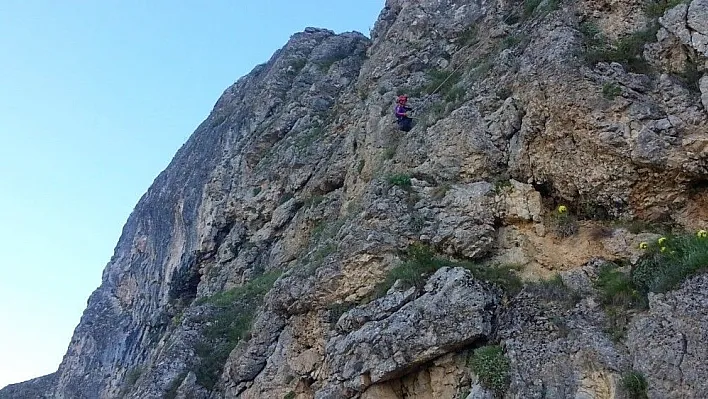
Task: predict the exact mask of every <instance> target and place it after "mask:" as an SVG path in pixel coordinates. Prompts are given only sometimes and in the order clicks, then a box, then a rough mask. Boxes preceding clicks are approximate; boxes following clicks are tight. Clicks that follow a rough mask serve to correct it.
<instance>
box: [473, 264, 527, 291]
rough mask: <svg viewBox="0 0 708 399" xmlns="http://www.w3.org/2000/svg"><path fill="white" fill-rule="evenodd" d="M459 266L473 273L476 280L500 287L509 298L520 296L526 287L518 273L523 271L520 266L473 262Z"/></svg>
mask: <svg viewBox="0 0 708 399" xmlns="http://www.w3.org/2000/svg"><path fill="white" fill-rule="evenodd" d="M459 266H462V267H464V268H466V269H468V270H469V271H471V272H472V275H473V276H474V277H475V278H478V279H481V280H483V281H486V282H488V283H491V284H494V285H496V286H498V287H499V288H501V289H502V290H503V291H504V292H505V293H506V294H507V295H509V296H514V295H516V294H518V293H519V291H521V288H523V286H524V284H523V283H522V282H521V279H520V278H519V276H518V274H517V273H516V272H517V271H519V270H521V266H519V265H513V264H510V265H481V264H478V263H472V262H462V263H460V264H459Z"/></svg>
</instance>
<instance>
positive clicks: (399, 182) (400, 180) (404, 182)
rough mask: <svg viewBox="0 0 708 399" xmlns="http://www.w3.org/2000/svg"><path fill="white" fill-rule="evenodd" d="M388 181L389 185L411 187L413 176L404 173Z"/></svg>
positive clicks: (390, 177)
mask: <svg viewBox="0 0 708 399" xmlns="http://www.w3.org/2000/svg"><path fill="white" fill-rule="evenodd" d="M387 181H388V182H389V184H392V185H394V186H398V187H404V188H407V187H410V186H411V176H410V175H407V174H403V173H398V174H395V175H391V176H389V177H388V179H387Z"/></svg>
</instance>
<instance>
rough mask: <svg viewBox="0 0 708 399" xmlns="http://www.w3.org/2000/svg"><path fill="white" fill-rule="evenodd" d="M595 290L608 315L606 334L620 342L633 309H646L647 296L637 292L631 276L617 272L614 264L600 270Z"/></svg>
mask: <svg viewBox="0 0 708 399" xmlns="http://www.w3.org/2000/svg"><path fill="white" fill-rule="evenodd" d="M595 288H597V290H598V293H599V294H598V296H599V299H600V303H601V304H602V306H603V308H604V309H605V314H606V315H607V330H606V332H607V333H608V334H609V335H610V336H611V337H612V339H614V340H615V341H619V340H620V339H621V338H622V337H624V335H625V332H626V331H627V326H628V325H629V322H630V312H631V311H632V309H645V308H646V306H647V299H646V296H644V295H642V294H641V293H640V292H639V291H638V290H637V287H636V286H635V285H634V284H633V283H632V279H631V277H630V275H629V274H627V273H625V272H622V271H620V270H617V269H616V265H614V264H607V265H605V266H603V267H602V268H601V269H600V272H599V274H598V278H597V280H596V281H595Z"/></svg>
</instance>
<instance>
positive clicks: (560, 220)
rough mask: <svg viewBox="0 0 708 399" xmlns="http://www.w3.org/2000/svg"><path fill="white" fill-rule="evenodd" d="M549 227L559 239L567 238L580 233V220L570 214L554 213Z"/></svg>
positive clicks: (551, 215)
mask: <svg viewBox="0 0 708 399" xmlns="http://www.w3.org/2000/svg"><path fill="white" fill-rule="evenodd" d="M548 220H549V227H550V228H551V230H552V231H553V233H555V234H556V235H557V236H558V237H561V238H565V237H570V236H572V235H575V233H577V232H578V219H577V218H576V217H575V216H574V215H571V214H570V213H567V212H565V213H559V212H556V211H554V212H553V213H551V214H550V216H549V218H548Z"/></svg>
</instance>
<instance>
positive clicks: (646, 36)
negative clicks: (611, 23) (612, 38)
mask: <svg viewBox="0 0 708 399" xmlns="http://www.w3.org/2000/svg"><path fill="white" fill-rule="evenodd" d="M658 29H659V24H657V23H654V24H652V25H651V26H650V27H649V28H647V29H644V30H641V31H638V32H635V33H632V34H630V35H627V36H625V37H623V38H621V39H619V40H617V41H616V42H614V43H610V42H608V41H607V40H606V39H605V38H604V37H602V36H600V37H598V36H594V37H592V38H589V40H588V41H587V42H586V46H587V51H586V54H585V59H586V60H587V61H588V62H589V63H590V64H591V65H595V64H597V63H598V62H618V63H620V64H622V65H624V66H625V67H626V68H627V69H628V70H629V71H631V72H636V73H644V74H646V73H649V72H651V66H650V65H649V63H648V62H647V61H646V60H645V59H644V55H643V53H644V45H645V44H647V43H651V42H654V41H656V33H657V31H658ZM581 30H582V27H581ZM586 38H588V36H586Z"/></svg>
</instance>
